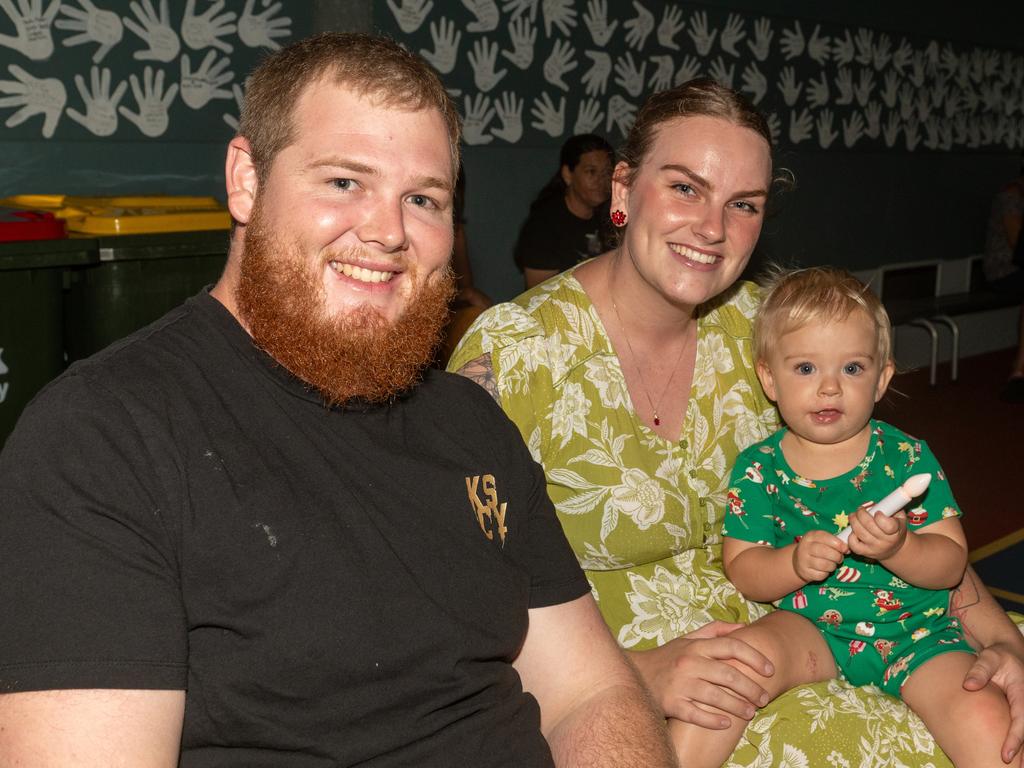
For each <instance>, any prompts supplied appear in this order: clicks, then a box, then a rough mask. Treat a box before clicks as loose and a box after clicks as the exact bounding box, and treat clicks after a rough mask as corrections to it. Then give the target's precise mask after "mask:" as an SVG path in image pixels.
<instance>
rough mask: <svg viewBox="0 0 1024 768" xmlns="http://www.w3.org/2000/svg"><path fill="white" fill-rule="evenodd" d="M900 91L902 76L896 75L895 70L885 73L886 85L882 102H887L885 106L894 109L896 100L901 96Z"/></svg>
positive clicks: (883, 88)
mask: <svg viewBox="0 0 1024 768" xmlns="http://www.w3.org/2000/svg"><path fill="white" fill-rule="evenodd" d="M899 91H900V76H899V75H898V74H896V71H895V70H892V69H890V70H889V71H888V72H886V73H885V85H884V86H883V87H882V93H881V97H882V101H883V102H885V106H887V107H888V108H889V109H892V108H893V107H895V106H896V99H897V97H898V96H899Z"/></svg>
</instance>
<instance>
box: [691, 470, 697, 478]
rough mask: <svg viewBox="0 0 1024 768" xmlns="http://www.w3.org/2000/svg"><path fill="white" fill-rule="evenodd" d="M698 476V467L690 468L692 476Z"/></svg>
mask: <svg viewBox="0 0 1024 768" xmlns="http://www.w3.org/2000/svg"><path fill="white" fill-rule="evenodd" d="M696 476H697V470H696V469H691V470H690V477H696Z"/></svg>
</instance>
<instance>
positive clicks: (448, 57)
mask: <svg viewBox="0 0 1024 768" xmlns="http://www.w3.org/2000/svg"><path fill="white" fill-rule="evenodd" d="M430 37H431V38H432V39H433V41H434V50H433V51H428V50H426V49H425V48H420V55H421V56H423V58H424V59H426V60H427V61H429V62H430V65H431V66H432V67H433V68H434V69H436V70H437V71H438V72H440V73H441V74H442V75H447V74H448V73H449V72H451V71H452V70H453V69H455V61H456V59H457V58H458V56H459V43H460V42H461V41H462V32H461V31H458V32H456V31H455V22H454V21H449V20H448V19H446V18H445V17H444V16H442V17H441V18H440V19H439V20H438V21H437V23H436V24H435V23H434V22H430Z"/></svg>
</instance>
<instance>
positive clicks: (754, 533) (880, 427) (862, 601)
mask: <svg viewBox="0 0 1024 768" xmlns="http://www.w3.org/2000/svg"><path fill="white" fill-rule="evenodd" d="M871 430H872V433H871V442H870V444H869V447H868V453H867V455H866V456H865V457H864V460H863V461H861V462H860V464H858V465H857V466H856V467H854V468H853V469H852V470H850V471H849V472H847V473H846V474H844V475H840V476H839V477H835V478H832V479H830V480H808V479H806V478H804V477H801V476H800V475H798V474H796V473H795V472H794V471H793V470H792V469H790V467H789V465H788V464H787V463H786V459H785V457H784V456H783V454H782V449H781V447H780V442H781V440H782V437H783V435H785V434H786V430H785V429H780V430H779V431H778V432H776V433H775V434H774V435H772V436H771V437H769V438H768V439H767V440H764V441H763V442H760V443H757V444H756V445H752V446H750V447H749V448H747V449H746V450H745V451H743V452H742V453H741V454H740V455H739V458H738V459H737V460H736V464H735V466H734V467H733V471H732V477H731V479H730V482H729V486H730V487H729V491H728V495H727V506H728V510H729V514H728V515H726V519H725V523H724V526H723V531H722V533H723V535H725V536H731V537H733V538H735V539H741V540H743V541H751V542H756V543H761V544H769V545H771V546H773V547H782V546H786V545H788V544H791V543H792V542H794V541H798V540H799V539H800V537H801V536H802V535H803V534H805V533H806V532H807V531H810V530H815V529H820V530H825V531H829V532H830V533H839V532H840V531H841V530H842V529H843V528H845V527H846V525H847V523H848V522H849V517H850V516H851V515H852V514H853V513H854V512H855V511H856V510H857V508H858V507H860V506H861V505H864V504H868V503H874V502H877V501H880V500H881V499H882V498H884V497H885V496H887V495H889V494H890V493H891V492H892V491H893V490H895V489H896V488H897V487H898V486H900V485H902V484H903V482H904V481H905V480H906V479H907V478H908V477H910V476H911V475H916V474H919V473H922V472H929V473H931V475H932V480H931V484H930V485H929V486H928V490H927V491H925V493H924V495H923V496H921V497H919V498H917V499H914V500H913V501H911V503H910V504H909V505H908V508H907V510H906V512H907V528H908V530H909V531H915V530H920V529H922V528H924V527H926V526H928V525H930V524H932V523H934V522H937V521H938V520H942V519H943V518H946V517H959V516H960V515H961V512H960V509H959V508H958V507H957V505H956V501H955V500H954V499H953V494H952V492H951V491H950V488H949V483H948V482H947V480H946V476H945V475H944V474H943V472H942V468H941V467H940V466H939V464H938V461H936V459H935V456H934V455H933V454H932V452H931V451H930V450H929V449H928V446H927V445H926V444H925V443H923V442H921V441H919V440H917V439H915V438H913V437H909V436H908V435H906V434H904V433H903V432H901V431H900V430H898V429H896V428H895V427H893V426H890V425H889V424H886V423H884V422H881V421H872V422H871ZM948 605H949V591H948V590H930V589H922V588H919V587H913V586H911V585H909V584H907V583H906V582H905V581H902V580H901V579H899V578H898V577H896V576H895V575H893V574H892V573H891V572H889V571H888V570H886V569H885V568H884V567H883V566H881V565H880V564H878V563H877V562H875V561H874V560H870V559H868V558H863V557H859V556H857V555H853V554H850V555H847V556H846V558H845V559H844V560H843V564H842V565H841V566H840V567H839V568H837V569H836V570H835V571H834V572H833V573H832V574H831V575H830V576H829V577H828V578H827V579H825V580H824V581H822V582H814V583H811V584H808V585H806V586H805V587H803V588H801V589H798V590H797V591H796V592H794V593H792V594H790V595H787V596H786V597H784V598H783V599H782V600H781V601H779V603H778V607H779V608H782V609H784V610H788V611H793V612H795V613H799V614H800V615H802V616H806V617H807V618H808V619H809V620H810V621H812V622H814V624H815V626H817V627H818V628H819V629H820V630H821V632H822V634H823V635H824V637H825V641H826V642H827V643H828V645H829V647H830V648H831V649H832V654H833V656H835V659H836V665H837V666H838V667H839V669H840V671H841V672H842V674H843V676H844V677H845V678H846V679H847V680H848V681H849V682H851V683H852V684H854V685H867V684H875V685H878V686H879V687H881V688H882V690H884V691H885V692H886V693H889V694H891V695H893V696H899V691H900V689H901V688H902V686H903V684H904V683H906V681H907V679H908V678H909V677H910V673H911V672H912V671H913V670H914V669H916V668H917V667H918V666H920V665H921V664H922V663H924V662H925V661H927V660H928V659H930V658H932V657H933V656H938V655H939V654H942V653H949V652H951V651H966V652H968V653H973V650H972V649H971V647H970V646H969V645H968V644H967V643H966V641H965V640H964V638H963V635H962V633H961V630H960V625H959V622H958V620H957V619H956V618H954V617H948V616H946V610H947V607H948Z"/></svg>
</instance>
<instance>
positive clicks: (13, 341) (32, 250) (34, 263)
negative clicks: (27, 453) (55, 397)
mask: <svg viewBox="0 0 1024 768" xmlns="http://www.w3.org/2000/svg"><path fill="white" fill-rule="evenodd" d="M98 260H99V256H98V254H97V251H96V241H95V240H92V239H82V240H67V239H61V240H26V241H21V242H5V243H0V446H2V445H3V443H4V442H5V441H6V440H7V435H9V434H10V432H11V430H12V429H13V428H14V424H15V422H16V421H17V420H18V416H19V415H21V411H22V409H23V408H24V407H25V405H26V404H27V403H28V401H29V400H31V399H32V398H33V397H34V396H35V394H36V392H38V391H39V390H40V389H41V388H42V387H43V385H45V384H46V383H47V382H48V381H50V379H52V378H54V377H55V376H57V375H58V374H59V373H60V372H61V371H62V370H64V341H63V303H62V293H63V286H64V280H65V277H66V274H67V270H69V269H72V268H85V267H87V265H89V264H94V263H97V262H98Z"/></svg>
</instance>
